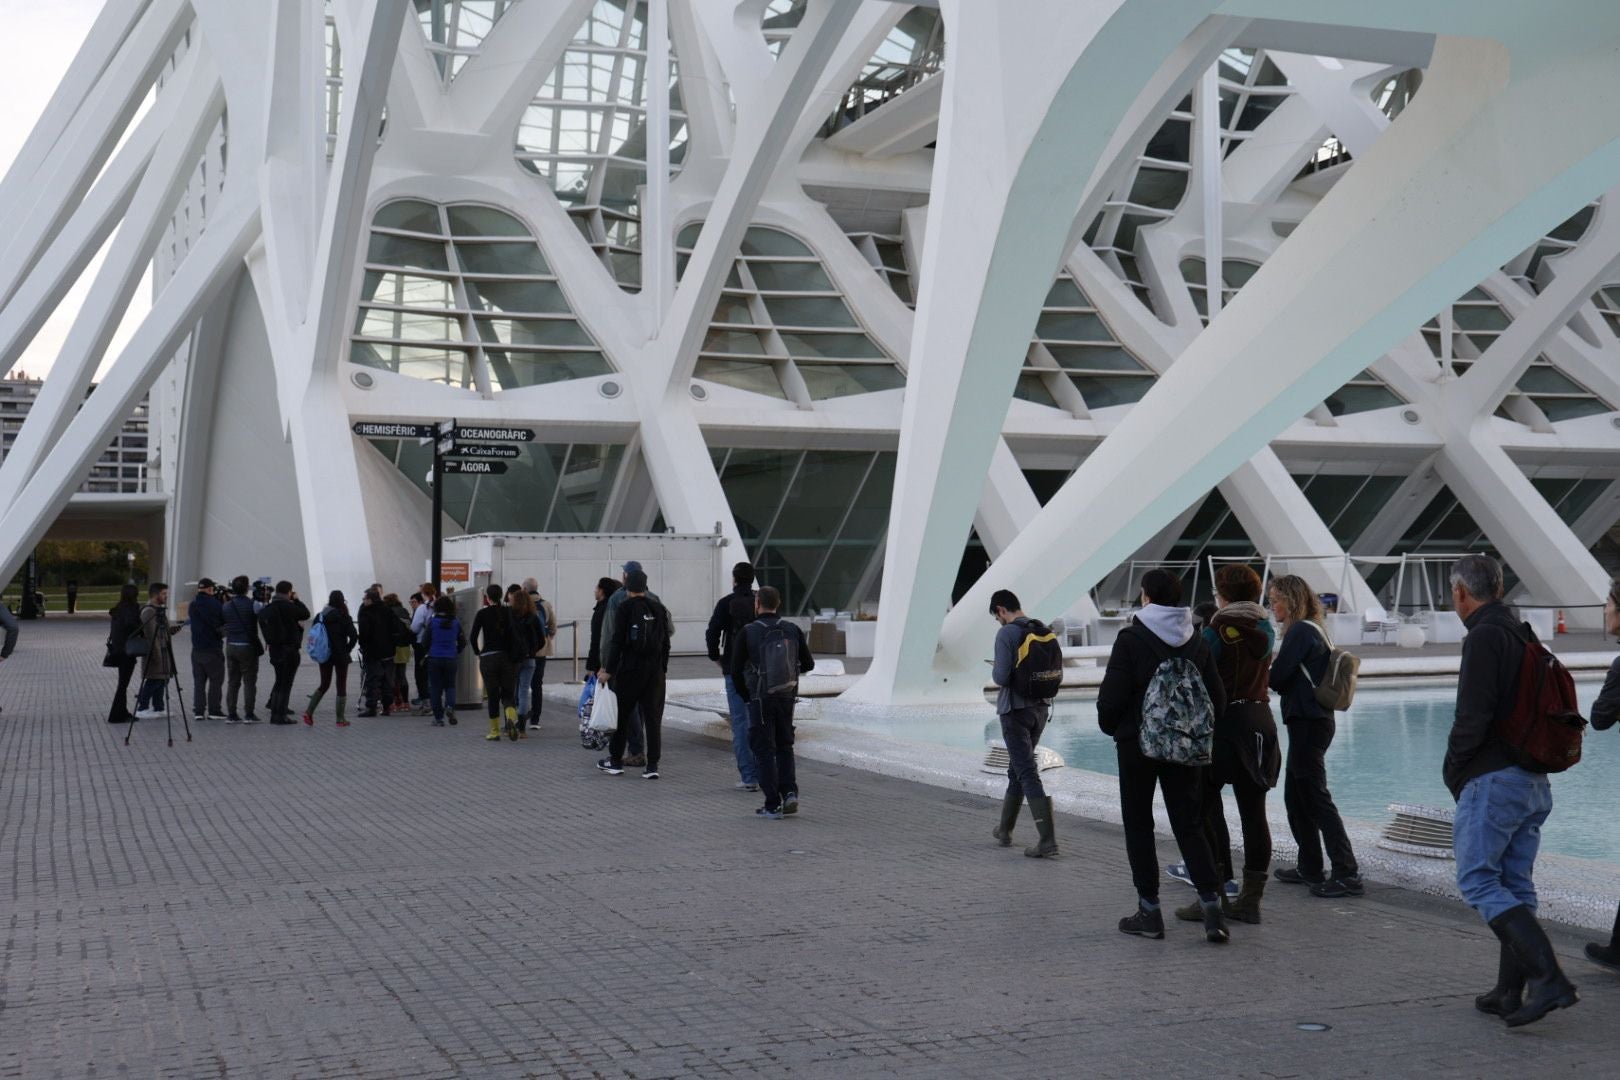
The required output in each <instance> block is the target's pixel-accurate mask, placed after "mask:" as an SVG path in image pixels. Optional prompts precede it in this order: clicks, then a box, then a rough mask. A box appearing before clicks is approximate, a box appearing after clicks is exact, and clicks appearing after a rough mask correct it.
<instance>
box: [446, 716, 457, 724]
mask: <svg viewBox="0 0 1620 1080" xmlns="http://www.w3.org/2000/svg"><path fill="white" fill-rule="evenodd" d="M444 722H445V723H447V724H449V725H450V726H451V727H455V726H456V718H455V716H454V715H450V716H446V717H445V718H444Z"/></svg>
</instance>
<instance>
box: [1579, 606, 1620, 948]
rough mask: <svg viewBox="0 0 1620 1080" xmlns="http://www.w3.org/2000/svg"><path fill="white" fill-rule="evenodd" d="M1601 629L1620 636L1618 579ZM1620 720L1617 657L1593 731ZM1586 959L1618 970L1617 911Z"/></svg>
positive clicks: (1598, 705)
mask: <svg viewBox="0 0 1620 1080" xmlns="http://www.w3.org/2000/svg"><path fill="white" fill-rule="evenodd" d="M1603 629H1604V630H1605V631H1607V632H1608V633H1611V634H1615V635H1617V636H1620V578H1615V579H1614V580H1613V581H1611V582H1609V602H1608V603H1606V604H1604V605H1603ZM1616 720H1620V657H1617V658H1616V659H1615V661H1614V663H1613V664H1611V665H1610V666H1609V677H1608V678H1606V679H1604V680H1603V689H1602V690H1600V691H1598V696H1597V700H1596V701H1594V702H1593V703H1592V730H1593V731H1607V730H1608V729H1609V728H1612V727H1613V726H1614V724H1615V721H1616ZM1586 955H1587V957H1588V958H1590V959H1592V960H1595V961H1597V962H1598V963H1600V964H1602V965H1603V966H1604V967H1606V968H1609V969H1611V970H1613V971H1620V909H1616V910H1615V913H1614V931H1613V933H1611V934H1610V935H1609V943H1608V944H1607V945H1599V944H1598V943H1597V942H1595V941H1594V942H1592V943H1591V944H1590V945H1588V946H1587V947H1586Z"/></svg>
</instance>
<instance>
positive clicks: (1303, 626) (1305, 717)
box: [1268, 574, 1365, 898]
mask: <svg viewBox="0 0 1620 1080" xmlns="http://www.w3.org/2000/svg"><path fill="white" fill-rule="evenodd" d="M1268 600H1269V601H1270V604H1271V613H1272V615H1273V616H1275V617H1276V619H1277V625H1278V626H1279V627H1281V628H1282V644H1281V645H1280V646H1279V647H1278V649H1277V656H1276V658H1275V659H1274V660H1272V662H1271V679H1270V682H1271V688H1272V689H1273V690H1275V691H1277V695H1278V696H1279V697H1280V698H1281V699H1282V714H1283V724H1284V725H1285V726H1286V727H1287V728H1288V762H1287V764H1286V766H1285V767H1284V774H1285V775H1284V780H1283V805H1284V806H1285V807H1286V808H1287V810H1288V830H1289V832H1291V833H1293V834H1294V842H1295V843H1296V844H1298V845H1299V865H1298V866H1280V867H1278V868H1277V871H1276V874H1275V876H1276V878H1277V880H1278V881H1282V882H1287V883H1288V884H1290V885H1309V886H1310V887H1311V893H1312V895H1314V896H1325V897H1331V898H1337V897H1343V896H1360V895H1361V894H1362V892H1363V891H1365V890H1364V889H1363V888H1362V884H1361V876H1360V874H1359V872H1358V870H1357V867H1356V854H1355V852H1354V851H1353V850H1351V847H1350V836H1349V834H1348V833H1346V832H1345V830H1344V821H1343V819H1341V818H1340V817H1339V808H1338V807H1337V806H1335V805H1334V803H1333V795H1332V793H1331V792H1329V791H1328V784H1327V749H1328V747H1329V746H1330V745H1332V743H1333V732H1334V723H1333V711H1332V710H1331V709H1327V708H1324V707H1323V706H1322V704H1321V703H1320V702H1318V701H1317V700H1316V688H1317V687H1318V686H1319V685H1321V683H1322V680H1323V679H1324V678H1326V676H1327V669H1328V656H1329V653H1330V652H1331V649H1330V647H1329V645H1328V637H1327V631H1326V630H1324V629H1323V628H1322V604H1321V601H1319V600H1318V599H1317V598H1316V593H1314V592H1312V591H1311V587H1310V586H1309V585H1308V584H1306V582H1305V579H1304V578H1301V577H1298V576H1297V575H1294V574H1285V575H1283V576H1282V577H1279V578H1274V579H1273V580H1272V582H1271V587H1270V590H1269V593H1268ZM1324 844H1325V845H1326V847H1327V854H1328V858H1329V859H1330V860H1331V873H1329V874H1327V875H1324V874H1323V872H1322V847H1323V845H1324Z"/></svg>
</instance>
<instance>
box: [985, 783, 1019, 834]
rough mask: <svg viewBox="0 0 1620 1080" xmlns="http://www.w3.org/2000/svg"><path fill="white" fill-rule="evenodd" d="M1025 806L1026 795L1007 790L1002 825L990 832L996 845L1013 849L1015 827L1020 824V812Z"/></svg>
mask: <svg viewBox="0 0 1620 1080" xmlns="http://www.w3.org/2000/svg"><path fill="white" fill-rule="evenodd" d="M1023 805H1024V793H1023V792H1022V791H1014V790H1013V789H1012V788H1008V789H1007V793H1006V794H1005V795H1003V796H1002V797H1001V823H1000V824H999V825H997V826H996V827H995V828H994V829H991V830H990V835H991V836H993V837H995V838H996V843H998V844H1000V845H1001V846H1002V847H1012V831H1013V826H1014V825H1016V824H1018V811H1019V808H1021V807H1022V806H1023Z"/></svg>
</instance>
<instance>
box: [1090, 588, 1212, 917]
mask: <svg viewBox="0 0 1620 1080" xmlns="http://www.w3.org/2000/svg"><path fill="white" fill-rule="evenodd" d="M1178 660H1179V661H1181V663H1179V664H1177V663H1175V661H1178ZM1189 663H1190V664H1191V665H1192V668H1193V669H1195V670H1196V672H1197V675H1196V679H1197V682H1196V683H1194V684H1193V685H1192V686H1187V685H1184V684H1183V685H1179V686H1175V685H1172V686H1171V687H1170V689H1172V690H1174V691H1176V694H1175V695H1174V697H1173V698H1172V699H1171V701H1170V702H1169V703H1172V704H1173V703H1174V702H1175V699H1176V698H1186V697H1188V696H1189V695H1192V694H1195V693H1196V688H1197V685H1198V683H1201V684H1202V686H1203V691H1204V696H1205V697H1206V698H1207V699H1208V700H1207V703H1206V704H1207V706H1208V707H1209V708H1210V709H1211V710H1212V712H1213V719H1214V721H1215V722H1216V723H1217V724H1218V723H1219V722H1220V718H1221V715H1222V713H1223V712H1224V711H1225V707H1226V691H1225V689H1224V688H1223V687H1222V686H1221V677H1220V675H1219V673H1218V672H1216V670H1215V661H1214V659H1213V658H1211V656H1210V655H1209V648H1208V647H1207V646H1206V645H1205V644H1204V642H1203V640H1202V639H1201V638H1199V637H1198V636H1197V635H1196V634H1194V633H1193V619H1192V610H1191V609H1190V608H1187V607H1183V606H1182V603H1181V579H1180V578H1178V577H1176V576H1175V575H1174V574H1172V573H1170V572H1169V571H1168V570H1157V569H1155V570H1149V571H1148V572H1147V573H1146V574H1144V575H1142V608H1141V610H1140V611H1138V612H1137V614H1136V617H1135V618H1134V619H1132V620H1131V623H1130V625H1129V626H1127V627H1125V628H1124V629H1123V630H1121V631H1120V632H1119V637H1118V638H1117V639H1116V640H1115V642H1114V648H1113V651H1112V652H1111V653H1110V654H1109V657H1108V669H1107V671H1106V672H1105V673H1104V674H1103V681H1102V686H1101V687H1099V688H1098V691H1097V722H1098V724H1099V726H1100V727H1101V728H1102V730H1103V734H1105V735H1112V736H1113V737H1114V746H1115V750H1116V752H1117V754H1118V756H1119V802H1120V817H1121V818H1122V819H1123V823H1124V826H1125V854H1126V857H1127V858H1128V859H1129V861H1130V864H1131V880H1132V882H1133V884H1135V886H1136V895H1137V909H1136V911H1135V912H1133V913H1132V914H1130V915H1127V916H1126V917H1125V918H1123V919H1121V920H1120V921H1119V929H1120V932H1121V933H1125V934H1134V935H1136V936H1138V937H1146V938H1162V937H1164V913H1163V912H1162V911H1161V910H1160V909H1159V855H1158V851H1157V850H1156V844H1155V841H1154V838H1153V789H1154V787H1155V786H1157V787H1158V788H1159V790H1160V791H1161V792H1163V794H1164V808H1165V811H1166V813H1167V814H1168V815H1169V817H1170V828H1171V830H1172V831H1173V832H1174V833H1175V836H1176V845H1177V846H1178V847H1179V848H1180V849H1181V858H1182V861H1183V862H1185V863H1186V864H1187V872H1188V874H1190V875H1191V877H1192V880H1193V888H1195V889H1197V890H1198V900H1199V904H1200V910H1201V912H1202V915H1203V922H1204V937H1205V938H1206V939H1207V940H1208V941H1210V942H1212V943H1214V944H1217V945H1219V944H1224V943H1225V942H1226V940H1227V937H1228V932H1227V929H1226V921H1225V918H1224V916H1223V914H1222V912H1221V901H1220V891H1219V890H1220V881H1219V879H1218V878H1217V876H1216V873H1215V859H1214V856H1213V855H1211V854H1210V850H1209V841H1208V840H1206V839H1205V837H1204V830H1203V819H1202V817H1201V815H1200V803H1199V785H1200V784H1201V783H1202V782H1203V776H1202V773H1203V771H1204V770H1203V769H1202V768H1199V767H1195V766H1192V765H1182V764H1174V763H1171V762H1166V761H1159V760H1156V759H1154V758H1150V757H1148V756H1147V755H1146V754H1144V753H1143V752H1142V743H1141V732H1142V724H1143V706H1144V703H1145V702H1146V701H1147V693H1148V689H1149V686H1150V685H1151V684H1153V683H1154V682H1155V681H1156V680H1159V681H1161V682H1166V681H1168V682H1172V683H1173V681H1174V680H1173V679H1171V678H1167V674H1166V673H1167V672H1168V673H1175V672H1180V673H1181V675H1182V676H1183V677H1185V675H1186V674H1187V668H1186V665H1187V664H1189ZM1184 705H1185V707H1189V708H1190V707H1192V703H1191V702H1186V703H1184Z"/></svg>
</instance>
